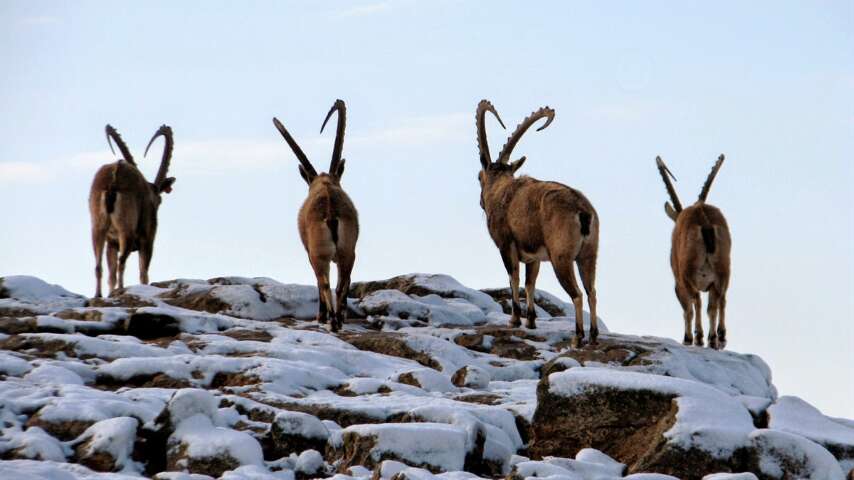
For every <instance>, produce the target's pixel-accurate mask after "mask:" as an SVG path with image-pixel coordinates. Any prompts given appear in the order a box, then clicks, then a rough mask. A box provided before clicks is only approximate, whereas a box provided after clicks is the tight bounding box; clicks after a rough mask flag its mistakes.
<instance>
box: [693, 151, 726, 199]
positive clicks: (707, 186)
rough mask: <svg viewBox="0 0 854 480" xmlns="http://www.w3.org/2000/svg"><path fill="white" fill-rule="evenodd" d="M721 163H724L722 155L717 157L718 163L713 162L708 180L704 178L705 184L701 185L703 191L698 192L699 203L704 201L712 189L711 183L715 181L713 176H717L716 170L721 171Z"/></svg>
mask: <svg viewBox="0 0 854 480" xmlns="http://www.w3.org/2000/svg"><path fill="white" fill-rule="evenodd" d="M723 163H724V154H723V153H722V154H721V155H720V156H719V157H718V161H717V162H715V166H714V167H712V171H711V172H709V176H708V178H706V183H704V184H703V189H702V190H700V197H699V198H698V200H699V201H701V202H705V201H706V197H707V196H709V189H710V188H712V182H714V181H715V176H716V175H717V174H718V170H720V169H721V165H723Z"/></svg>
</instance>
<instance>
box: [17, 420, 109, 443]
mask: <svg viewBox="0 0 854 480" xmlns="http://www.w3.org/2000/svg"><path fill="white" fill-rule="evenodd" d="M94 423H95V422H94V421H91V420H78V419H50V420H45V419H43V418H42V417H41V415H39V414H38V413H36V414H35V415H33V416H31V417H30V418H29V420H27V426H28V427H39V428H40V429H42V430H44V431H45V432H47V433H49V434H50V435H51V436H53V437H56V438H58V439H60V440H62V441H69V440H73V439H75V438H77V437H79V436H80V434H82V433H83V432H84V431H85V430H86V429H87V428H89V427H90V426H92V424H94Z"/></svg>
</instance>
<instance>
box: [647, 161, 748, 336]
mask: <svg viewBox="0 0 854 480" xmlns="http://www.w3.org/2000/svg"><path fill="white" fill-rule="evenodd" d="M723 163H724V156H723V155H721V156H720V157H718V161H717V162H715V166H714V167H712V171H711V173H709V177H708V178H707V179H706V183H704V184H703V188H702V190H700V196H699V198H697V201H696V202H695V203H694V204H693V205H691V206H690V207H687V208H685V209H683V208H682V204H681V203H680V202H679V196H678V195H676V190H675V189H674V188H673V184H672V183H670V178H669V177H673V174H672V173H671V172H670V169H668V168H667V165H665V164H664V162H663V161H662V160H661V157H656V158H655V164H656V165H657V166H658V172H659V173H660V174H661V178H662V180H664V186H665V187H666V188H667V193H668V194H669V195H670V200H671V201H672V202H673V203H672V204H671V203H670V202H665V204H664V211H665V212H666V213H667V216H668V217H670V218H671V219H672V220H673V221H674V222H676V225H675V226H674V227H673V235H672V238H671V247H670V268H671V269H672V270H673V277H674V278H675V279H676V298H678V299H679V303H680V304H681V305H682V312H683V317H684V320H685V337H684V339H683V343H684V344H685V345H691V343H693V344H694V345H698V346H702V345H703V322H702V318H701V316H700V312H701V309H702V303H701V300H700V292H709V306H708V315H709V347H711V348H714V349H718V348H724V347H725V346H726V320H725V315H724V312H725V311H726V291H727V288H728V287H729V274H730V269H729V254H730V247H731V245H732V243H731V240H730V236H729V227H728V226H727V223H726V219H725V218H724V215H723V213H721V211H720V210H718V209H717V208H716V207H713V206H711V205H709V204H707V203H706V197H707V196H708V195H709V189H710V188H711V187H712V181H714V179H715V176H716V175H717V174H718V170H720V168H721V165H723ZM673 179H674V180H676V177H673ZM692 309H693V314H692ZM692 316H693V317H694V334H693V336H692V335H691V317H692ZM718 320H720V323H718Z"/></svg>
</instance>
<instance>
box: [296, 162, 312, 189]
mask: <svg viewBox="0 0 854 480" xmlns="http://www.w3.org/2000/svg"><path fill="white" fill-rule="evenodd" d="M299 174H300V176H301V177H302V179H303V180H305V183H307V184H309V185H311V181H312V180H314V177H313V176H312V175H311V174H310V173H308V170H306V169H305V167H303V166H302V165H300V166H299Z"/></svg>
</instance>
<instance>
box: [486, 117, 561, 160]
mask: <svg viewBox="0 0 854 480" xmlns="http://www.w3.org/2000/svg"><path fill="white" fill-rule="evenodd" d="M541 118H546V119H547V120H546V123H544V124H543V126H542V127H540V128H538V129H537V131H538V132H539V131H540V130H543V129H545V128H546V127H548V126H549V125H551V123H552V121H553V120H554V118H555V111H554V110H552V109H551V108H549V107H542V108H540V109H539V110H536V111H534V112H533V113H531V114H530V115H528V117H527V118H525V119H524V120H522V123H520V124H519V125H518V126H517V127H516V131H514V132H513V134H512V135H510V136H509V137H507V142H506V143H505V144H504V146H503V147H502V148H501V153H499V154H498V161H499V162H501V163H507V162H508V161H509V160H510V154H511V153H513V148H515V147H516V144H517V143H519V140H520V139H521V138H522V135H524V134H525V132H526V131H528V129H529V128H531V126H532V125H534V124H535V123H537V120H539V119H541Z"/></svg>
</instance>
